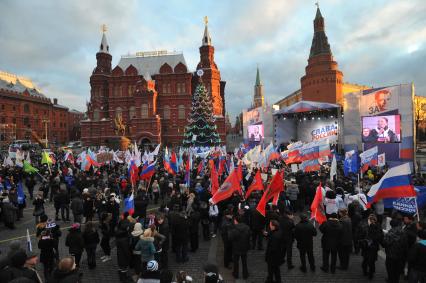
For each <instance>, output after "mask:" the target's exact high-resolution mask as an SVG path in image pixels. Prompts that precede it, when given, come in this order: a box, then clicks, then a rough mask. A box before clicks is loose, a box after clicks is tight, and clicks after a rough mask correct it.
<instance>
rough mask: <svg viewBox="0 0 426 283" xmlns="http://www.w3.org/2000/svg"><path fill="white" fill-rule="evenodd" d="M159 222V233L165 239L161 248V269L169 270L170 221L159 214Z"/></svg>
mask: <svg viewBox="0 0 426 283" xmlns="http://www.w3.org/2000/svg"><path fill="white" fill-rule="evenodd" d="M156 220H157V231H158V233H160V234H161V235H163V236H164V237H166V238H165V239H164V242H163V244H162V246H161V249H162V251H161V255H160V266H161V269H167V267H168V251H169V243H170V228H169V221H168V220H167V218H166V217H165V216H164V214H159V215H157V217H156Z"/></svg>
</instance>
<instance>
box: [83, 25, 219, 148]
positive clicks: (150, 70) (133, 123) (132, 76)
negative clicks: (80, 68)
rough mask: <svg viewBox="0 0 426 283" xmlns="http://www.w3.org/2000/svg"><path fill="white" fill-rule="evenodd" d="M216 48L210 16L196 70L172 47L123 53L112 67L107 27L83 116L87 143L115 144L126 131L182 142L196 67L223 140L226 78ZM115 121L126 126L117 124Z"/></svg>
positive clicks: (137, 138)
mask: <svg viewBox="0 0 426 283" xmlns="http://www.w3.org/2000/svg"><path fill="white" fill-rule="evenodd" d="M214 51H215V49H214V47H213V45H212V40H211V37H210V34H209V29H208V25H207V21H206V24H205V28H204V34H203V38H202V44H201V46H200V48H199V53H200V61H199V63H198V65H197V66H196V69H195V70H193V71H191V70H189V69H188V66H187V64H186V62H185V57H184V55H183V54H182V53H176V52H168V51H149V52H137V53H136V54H134V55H125V56H121V58H120V60H119V62H118V64H117V66H115V67H114V68H112V66H111V61H112V55H111V49H110V46H109V44H108V42H107V38H106V34H105V30H104V32H103V35H102V40H101V44H100V46H99V51H98V53H97V54H96V60H97V64H96V67H95V68H94V70H93V73H92V75H91V77H90V86H91V91H90V101H89V102H88V103H87V119H86V120H84V121H82V122H81V135H82V137H81V139H82V141H83V143H84V144H85V145H109V146H113V145H116V144H117V142H118V140H119V139H120V137H121V136H123V135H124V136H126V137H127V138H129V139H131V140H132V142H136V143H138V144H140V145H143V144H150V145H154V144H158V143H162V144H163V145H166V146H179V145H181V144H182V140H183V134H184V130H185V126H186V125H187V123H188V117H189V114H190V112H191V103H192V95H193V93H194V91H195V87H196V85H197V84H198V82H199V77H198V76H197V75H196V71H197V70H200V69H201V70H203V75H202V78H201V79H202V82H203V83H204V85H205V86H206V88H207V89H208V91H209V93H210V94H211V98H212V105H213V115H214V117H215V123H216V125H217V128H218V132H219V135H220V137H221V140H222V141H223V143H225V131H226V129H225V81H222V80H221V76H220V71H219V69H218V67H217V65H216V63H215V61H214ZM117 121H119V122H120V124H121V125H122V126H121V127H120V128H121V129H122V130H123V131H122V132H120V131H118V129H117V126H118V125H117Z"/></svg>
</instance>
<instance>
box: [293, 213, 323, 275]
mask: <svg viewBox="0 0 426 283" xmlns="http://www.w3.org/2000/svg"><path fill="white" fill-rule="evenodd" d="M316 235H317V229H315V227H314V225H312V223H311V222H309V220H308V216H307V215H306V214H301V215H300V222H299V223H297V225H296V228H295V231H294V236H295V238H296V240H297V248H298V249H299V255H300V262H301V263H302V266H301V267H300V270H301V271H302V272H306V255H308V260H309V265H310V267H311V270H312V271H315V258H314V251H313V248H314V244H313V237H315V236H316Z"/></svg>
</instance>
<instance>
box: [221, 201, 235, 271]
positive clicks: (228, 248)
mask: <svg viewBox="0 0 426 283" xmlns="http://www.w3.org/2000/svg"><path fill="white" fill-rule="evenodd" d="M232 226H233V220H232V210H230V209H227V210H226V211H225V216H224V217H223V220H222V226H221V229H220V230H221V235H222V241H223V266H225V267H226V268H230V264H231V262H232V241H231V240H230V239H229V237H228V232H229V230H230V229H231V228H232Z"/></svg>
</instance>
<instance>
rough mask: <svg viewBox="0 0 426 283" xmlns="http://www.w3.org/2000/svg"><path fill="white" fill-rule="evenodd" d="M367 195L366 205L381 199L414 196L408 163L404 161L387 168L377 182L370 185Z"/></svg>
mask: <svg viewBox="0 0 426 283" xmlns="http://www.w3.org/2000/svg"><path fill="white" fill-rule="evenodd" d="M367 196H368V199H369V200H368V205H367V206H368V207H369V206H371V204H372V203H375V202H377V201H379V200H381V199H386V198H403V197H416V196H417V195H416V191H415V190H414V186H413V184H412V182H411V168H410V164H409V163H404V164H402V165H399V166H396V167H393V168H391V169H389V170H388V171H387V172H386V173H385V175H383V177H382V178H381V179H380V181H379V182H378V183H377V184H375V185H373V186H371V188H370V191H369V192H368V194H367Z"/></svg>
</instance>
